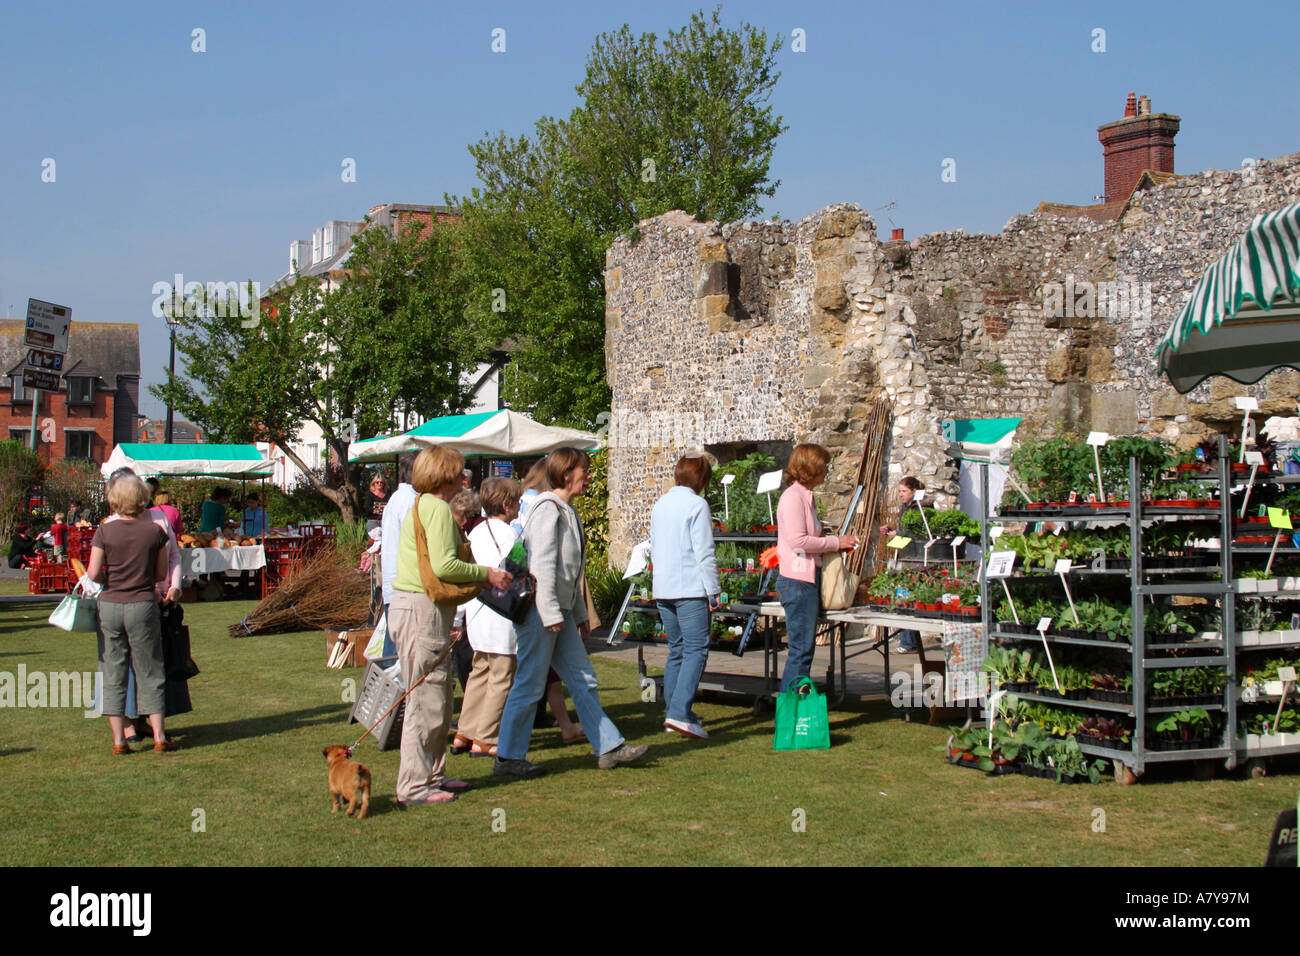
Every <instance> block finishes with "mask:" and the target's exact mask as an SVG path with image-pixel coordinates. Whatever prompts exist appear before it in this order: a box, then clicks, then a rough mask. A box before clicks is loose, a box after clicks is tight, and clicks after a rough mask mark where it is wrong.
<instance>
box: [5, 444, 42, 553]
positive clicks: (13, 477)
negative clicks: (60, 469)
mask: <svg viewBox="0 0 1300 956" xmlns="http://www.w3.org/2000/svg"><path fill="white" fill-rule="evenodd" d="M41 472H42V468H41V460H40V458H38V457H37V455H36V452H34V451H32V450H31V449H30V448H28V447H27V446H26V445H25V444H24V443H23V442H21V441H18V440H17V439H13V438H4V439H0V547H5V548H7V547H9V537H10V535H12V534H13V530H14V525H15V524H16V523H17V522H18V520H19V519H20V518H22V517H23V516H24V515H26V514H27V502H28V500H29V498H30V497H31V493H32V489H33V488H35V487H36V485H37V484H39V483H40V480H41Z"/></svg>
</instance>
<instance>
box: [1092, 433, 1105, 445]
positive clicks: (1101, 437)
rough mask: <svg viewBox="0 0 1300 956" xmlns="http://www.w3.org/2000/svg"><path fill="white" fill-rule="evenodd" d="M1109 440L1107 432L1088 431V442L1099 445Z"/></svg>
mask: <svg viewBox="0 0 1300 956" xmlns="http://www.w3.org/2000/svg"><path fill="white" fill-rule="evenodd" d="M1108 441H1110V433H1109V432H1088V444H1089V445H1097V446H1101V445H1104V444H1106V442H1108Z"/></svg>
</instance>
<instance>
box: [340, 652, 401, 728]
mask: <svg viewBox="0 0 1300 956" xmlns="http://www.w3.org/2000/svg"><path fill="white" fill-rule="evenodd" d="M396 661H397V658H396V657H381V658H380V659H379V660H376V661H371V662H370V663H368V664H367V665H366V672H365V674H364V675H362V677H361V690H360V692H359V693H358V694H357V700H356V703H354V704H353V705H352V713H351V714H349V715H348V723H350V724H361V725H362V726H363V727H373V728H374V730H373V731H372V736H373V737H374V738H375V746H376V747H378V748H379V749H380V750H396V749H397V748H398V747H400V746H401V744H402V718H403V717H405V716H406V701H402V702H401V703H400V704H399V705H398V706H397V707H396V708H395V709H394V710H393V712H392V713H391V714H389V715H388V716H387V717H384V719H383V722H382V723H380V724H379V726H378V727H375V721H377V720H379V718H380V717H382V716H383V715H384V713H385V712H386V711H387V710H388V708H390V707H392V706H393V701H395V700H397V698H399V697H401V696H402V693H403V692H404V689H403V687H402V685H401V684H399V683H397V681H395V680H390V679H389V677H388V675H386V674H385V673H384V668H385V667H389V666H391V665H392V664H394V663H395V662H396Z"/></svg>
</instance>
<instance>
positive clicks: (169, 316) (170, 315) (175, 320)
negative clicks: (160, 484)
mask: <svg viewBox="0 0 1300 956" xmlns="http://www.w3.org/2000/svg"><path fill="white" fill-rule="evenodd" d="M163 317H164V318H165V319H166V320H167V328H168V329H170V330H171V357H170V358H169V359H168V360H167V437H166V438H165V439H163V440H164V441H165V442H166V443H167V444H168V445H170V444H171V443H172V419H173V416H172V393H171V388H172V383H173V382H174V381H175V378H176V330H177V329H178V328H180V324H181V320H180V318H179V317H178V316H177V315H176V302H175V300H174V299H173V301H172V306H171V308H170V309H168V310H167V311H166V312H165V313H163Z"/></svg>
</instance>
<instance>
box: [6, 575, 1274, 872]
mask: <svg viewBox="0 0 1300 956" xmlns="http://www.w3.org/2000/svg"><path fill="white" fill-rule="evenodd" d="M9 593H13V592H12V591H10V592H9ZM252 606H253V605H252V603H251V602H227V603H220V604H192V605H187V608H186V617H187V623H189V625H190V629H191V633H192V636H193V644H194V656H195V659H196V660H197V661H198V663H199V665H200V667H201V668H202V670H203V673H202V674H201V675H200V676H199V677H197V678H195V679H194V680H193V681H192V682H191V684H190V687H191V692H192V695H193V698H194V703H195V710H194V712H193V713H191V714H186V715H184V716H181V717H178V718H176V719H175V720H173V721H171V722H170V723H169V729H170V730H171V731H172V732H174V733H175V734H176V735H178V736H179V737H180V739H181V743H182V749H181V750H180V751H179V752H177V753H174V754H166V755H155V754H153V753H152V752H141V753H137V754H133V755H131V756H130V757H113V756H112V755H111V753H110V743H111V737H110V734H109V730H108V726H107V722H106V721H104V720H103V719H102V718H100V719H87V718H85V717H84V716H83V714H82V711H81V710H73V709H57V710H56V709H44V710H40V709H28V708H21V709H12V710H8V711H7V712H6V713H3V715H2V716H0V773H3V779H4V781H5V783H6V785H7V786H6V788H5V789H6V799H5V800H4V801H3V804H0V806H2V809H0V832H2V833H3V834H4V840H3V841H0V865H5V866H14V865H80V864H92V865H120V864H129V865H147V864H165V865H175V864H194V865H208V864H226V865H229V864H244V865H276V864H282V865H297V864H303V865H307V864H310V865H328V864H439V865H446V864H454V865H472V864H488V865H516V864H672V863H683V864H692V863H696V864H742V865H743V864H780V863H817V864H921V865H930V864H956V865H962V864H1049V865H1051V864H1067V865H1168V864H1174V865H1178V864H1186V865H1198V866H1206V865H1227V864H1236V865H1248V866H1254V865H1259V864H1260V863H1262V862H1263V858H1264V853H1265V850H1266V846H1267V842H1268V838H1269V834H1270V833H1271V829H1272V824H1273V819H1274V816H1275V814H1276V813H1277V812H1278V811H1279V810H1281V809H1284V808H1285V807H1286V806H1288V805H1294V803H1295V798H1296V777H1295V776H1294V774H1292V773H1289V772H1288V773H1284V774H1283V775H1280V776H1279V775H1273V776H1269V777H1267V778H1264V779H1262V780H1250V779H1245V778H1242V777H1241V776H1238V777H1237V778H1235V779H1234V778H1232V777H1225V778H1224V779H1218V780H1214V781H1210V782H1197V781H1194V780H1192V779H1191V778H1190V773H1189V772H1185V771H1184V772H1180V771H1172V770H1167V771H1163V772H1160V773H1159V774H1158V773H1156V772H1153V773H1151V774H1149V775H1148V777H1147V778H1146V779H1144V780H1143V781H1142V782H1141V783H1139V784H1138V785H1137V786H1133V787H1121V786H1118V785H1117V784H1115V783H1114V782H1113V781H1111V780H1110V779H1109V777H1108V778H1107V780H1106V782H1105V783H1103V784H1100V785H1097V786H1082V785H1079V786H1062V785H1059V784H1055V783H1052V782H1050V781H1046V780H1038V779H1029V778H1023V777H1019V776H1008V777H998V778H990V777H985V776H984V775H982V774H980V773H977V772H975V771H971V770H966V769H959V768H956V767H952V766H949V765H948V764H946V763H945V762H944V761H943V759H942V757H941V756H940V755H939V754H938V753H936V752H935V750H934V748H935V747H936V746H937V745H939V744H942V743H943V741H944V739H945V738H946V735H947V732H946V731H945V730H943V729H942V728H937V727H930V726H926V725H924V724H915V723H905V722H902V721H899V720H896V719H890V717H889V712H888V708H887V707H878V706H868V707H865V708H861V709H857V710H848V711H840V712H836V713H833V714H832V728H831V730H832V736H833V743H834V745H833V747H832V748H831V750H829V751H826V752H816V753H793V754H789V753H787V754H778V753H774V752H773V751H772V749H771V730H772V725H771V721H770V719H757V718H754V717H752V716H751V714H750V710H749V708H748V707H747V706H743V705H734V706H733V705H731V704H724V703H718V702H707V701H706V702H704V703H703V704H702V705H700V706H699V707H698V708H697V709H698V710H699V712H700V714H701V715H702V716H703V717H704V719H705V721H706V724H707V726H708V729H709V731H710V733H711V734H712V735H713V736H712V737H711V738H710V739H709V740H707V741H703V742H691V743H688V742H686V741H684V740H683V739H681V738H679V737H676V736H670V735H668V734H665V733H664V732H663V731H662V729H661V715H660V712H659V710H658V707H657V706H656V705H651V704H645V703H642V701H641V699H640V695H639V693H638V691H637V681H636V672H635V668H633V667H632V666H631V665H629V664H624V663H621V662H613V661H611V662H605V661H599V660H598V662H597V665H596V667H597V672H598V674H599V676H600V679H601V682H602V690H601V698H602V701H603V702H604V704H605V706H606V708H607V710H608V712H609V714H610V716H611V717H612V718H613V719H614V721H615V723H617V724H618V726H619V728H620V729H621V730H622V732H623V733H624V734H625V735H626V736H627V737H628V739H629V741H631V742H633V743H648V744H650V747H651V751H650V755H649V758H647V762H646V763H645V765H643V766H634V767H624V768H620V769H618V770H614V771H608V772H605V771H599V770H597V769H596V767H595V759H594V758H593V757H592V755H591V753H590V751H589V750H586V749H584V748H582V747H578V746H564V745H562V744H561V742H560V740H559V732H558V731H557V730H546V731H538V732H537V733H535V735H534V738H533V745H534V749H533V751H532V752H531V753H530V755H529V756H530V758H531V759H533V760H536V761H538V762H540V763H543V764H545V765H546V766H547V767H548V768H549V770H550V771H551V773H550V774H549V775H548V776H546V777H543V778H541V779H540V780H532V781H525V780H501V779H498V778H493V777H492V776H491V761H489V760H482V759H470V758H469V757H467V756H462V757H451V758H450V769H451V772H452V773H453V775H455V776H458V777H462V778H464V779H467V780H470V781H472V782H473V783H474V784H475V786H476V789H475V790H474V791H473V792H471V793H469V794H466V795H465V796H463V797H461V799H460V800H458V801H456V802H455V803H452V804H444V805H440V806H432V807H422V808H419V809H412V810H408V811H405V812H399V811H398V810H397V808H396V807H395V805H394V803H393V781H394V778H395V775H396V770H397V761H398V755H397V753H396V752H395V751H388V752H383V753H380V752H379V751H377V750H376V749H375V747H374V744H373V741H370V740H368V741H367V742H366V743H365V744H363V745H362V747H361V748H360V751H359V753H358V759H360V760H361V761H362V762H364V763H365V764H366V765H367V766H369V768H370V771H371V773H372V774H373V776H374V781H375V791H374V800H373V802H372V804H371V816H370V817H369V818H368V819H366V820H362V821H355V820H352V819H349V818H347V817H345V816H343V815H342V814H341V813H340V814H339V815H337V816H331V815H330V813H329V795H328V791H327V789H326V783H325V762H324V760H323V758H322V757H321V754H320V750H321V748H322V747H323V746H325V745H327V744H334V743H338V744H350V743H352V741H353V740H355V739H356V737H357V735H358V733H359V730H358V728H357V726H356V725H348V724H347V723H346V720H347V713H348V710H349V704H348V703H346V702H345V701H344V699H343V697H344V691H345V682H346V681H350V680H355V681H358V682H359V679H360V677H361V673H362V672H361V671H360V670H347V671H342V672H339V671H330V670H328V669H326V667H325V666H324V662H325V657H326V651H325V640H324V637H323V636H322V635H320V634H319V633H315V632H313V633H303V634H292V635H266V636H258V637H252V638H246V639H241V640H235V639H231V638H229V637H227V636H226V626H227V625H229V624H230V623H232V622H234V621H236V620H238V619H239V617H240V616H242V615H243V614H244V613H246V612H247V611H248V610H250V609H251V608H252ZM51 607H52V605H51V606H42V605H35V606H27V607H10V608H3V609H0V671H9V672H16V671H17V668H18V665H19V664H20V663H21V664H24V665H26V667H27V669H28V671H36V670H40V671H61V670H77V671H83V670H94V668H95V647H94V636H93V635H88V634H67V633H64V632H62V631H58V630H55V629H54V628H51V627H49V626H48V625H46V624H45V618H46V617H47V616H48V614H49V611H50V608H51ZM1098 809H1100V810H1102V811H1104V812H1105V823H1106V827H1105V832H1094V830H1093V823H1094V820H1095V819H1097V816H1096V814H1095V811H1096V810H1098ZM796 810H802V811H803V814H802V816H803V817H804V818H805V819H806V829H805V831H804V832H795V831H794V829H793V827H792V823H793V822H795V821H796V819H797V815H796V813H795V811H796ZM196 811H202V817H203V820H204V824H205V828H204V829H203V831H202V832H195V829H194V824H195V821H196V819H197V816H196ZM494 819H495V820H496V821H497V822H498V828H497V830H494V828H493V822H494ZM501 822H504V827H505V829H504V832H498V831H499V829H500V823H501Z"/></svg>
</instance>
